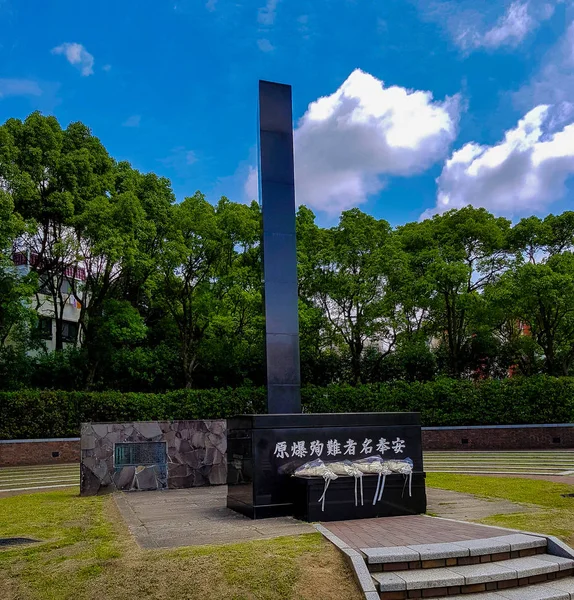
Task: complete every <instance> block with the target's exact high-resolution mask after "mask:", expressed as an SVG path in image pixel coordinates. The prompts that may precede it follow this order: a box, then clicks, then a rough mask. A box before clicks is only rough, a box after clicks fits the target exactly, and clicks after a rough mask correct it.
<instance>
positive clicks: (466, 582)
mask: <svg viewBox="0 0 574 600" xmlns="http://www.w3.org/2000/svg"><path fill="white" fill-rule="evenodd" d="M573 573H574V560H572V559H566V558H561V557H558V556H551V555H539V556H537V557H535V558H532V557H529V558H518V559H514V560H507V561H500V562H497V563H490V564H479V565H469V566H464V567H451V568H442V569H429V570H426V571H424V570H422V569H420V570H418V571H399V572H396V573H394V572H388V573H387V572H385V573H373V574H372V578H373V580H374V581H375V582H376V585H377V587H378V589H379V592H380V597H381V598H382V599H384V600H386V599H387V598H389V599H390V598H396V599H397V600H399V598H400V597H402V598H405V599H406V598H417V597H420V596H419V594H420V593H421V592H422V596H423V597H440V596H448V595H456V594H470V593H477V592H485V591H494V590H497V589H506V588H509V587H510V588H512V587H519V586H526V585H532V584H535V583H543V582H546V581H552V580H554V579H556V578H566V577H571V576H572V574H573Z"/></svg>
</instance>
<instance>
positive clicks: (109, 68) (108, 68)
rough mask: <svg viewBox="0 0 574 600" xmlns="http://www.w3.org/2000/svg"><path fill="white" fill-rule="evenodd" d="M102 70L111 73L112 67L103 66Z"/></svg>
mask: <svg viewBox="0 0 574 600" xmlns="http://www.w3.org/2000/svg"><path fill="white" fill-rule="evenodd" d="M102 69H103V70H104V71H106V72H107V71H111V70H112V65H104V66H103V67H102Z"/></svg>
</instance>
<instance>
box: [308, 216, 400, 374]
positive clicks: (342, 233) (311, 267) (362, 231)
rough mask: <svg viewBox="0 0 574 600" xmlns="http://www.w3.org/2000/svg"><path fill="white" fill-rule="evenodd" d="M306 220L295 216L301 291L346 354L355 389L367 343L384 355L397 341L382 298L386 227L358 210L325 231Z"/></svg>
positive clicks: (389, 306)
mask: <svg viewBox="0 0 574 600" xmlns="http://www.w3.org/2000/svg"><path fill="white" fill-rule="evenodd" d="M310 217H311V215H310V214H309V213H308V212H307V211H300V213H299V231H300V232H301V235H300V239H299V243H300V244H301V245H302V246H303V250H302V253H301V254H303V255H304V262H303V263H302V264H301V267H300V270H301V273H302V275H303V282H302V286H301V287H302V292H303V295H304V296H306V297H307V298H308V299H309V300H310V301H311V302H313V303H314V304H315V305H316V306H319V307H320V308H321V310H322V311H323V313H324V315H325V317H326V323H327V325H328V328H329V330H330V335H331V338H332V340H333V341H334V342H335V343H337V344H341V345H342V347H343V348H344V349H345V350H346V351H348V352H349V357H350V363H351V377H352V381H353V383H355V384H357V383H360V382H361V360H362V355H363V351H364V349H365V346H366V344H372V345H375V346H377V347H378V348H379V350H380V352H381V355H383V356H384V355H385V354H387V353H389V352H390V351H391V350H392V348H393V346H394V344H395V341H396V330H395V327H394V323H393V311H392V304H391V303H390V302H388V300H387V298H386V294H387V291H388V288H389V286H388V275H387V271H386V268H387V267H388V263H387V260H386V254H387V250H388V249H389V247H390V245H391V228H390V226H389V224H388V223H387V222H386V221H384V220H377V219H375V218H374V217H371V216H369V215H366V214H365V213H363V212H361V211H360V210H358V209H352V210H349V211H345V212H343V214H342V215H341V219H340V222H339V225H338V226H337V227H333V228H331V229H329V230H324V231H319V230H318V229H317V227H316V226H315V225H314V224H313V223H312V219H311V218H310Z"/></svg>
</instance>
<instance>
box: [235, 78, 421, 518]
mask: <svg viewBox="0 0 574 600" xmlns="http://www.w3.org/2000/svg"><path fill="white" fill-rule="evenodd" d="M259 181H260V193H261V204H262V212H263V266H264V280H265V281H264V294H265V322H266V355H267V389H268V393H267V409H268V413H269V414H267V415H244V416H238V417H234V418H232V419H228V424H227V462H228V478H227V482H228V494H227V506H228V507H229V508H232V509H233V510H236V511H238V512H240V513H243V514H245V515H247V516H249V517H251V518H253V519H259V518H265V517H277V516H284V515H295V516H298V517H299V518H302V519H305V520H326V521H327V520H338V519H351V518H364V517H379V516H395V515H405V514H417V513H421V512H424V511H425V510H426V495H425V486H424V471H423V463H422V446H421V427H420V417H419V415H418V414H417V413H353V414H301V394H300V387H301V380H300V366H299V322H298V287H297V285H298V284H297V254H296V243H295V185H294V184H295V181H294V162H293V117H292V108H291V87H290V86H288V85H281V84H278V83H271V82H267V81H260V82H259ZM371 455H373V456H374V455H382V456H383V458H385V459H388V458H394V459H403V458H407V457H408V458H411V459H412V461H413V463H414V469H413V479H412V494H410V493H405V489H407V488H406V487H405V486H406V480H405V479H404V476H403V475H400V474H393V475H389V476H388V477H387V479H388V482H387V483H386V485H385V492H384V494H383V496H382V500H381V502H377V503H373V502H372V500H373V496H374V495H375V491H376V485H377V476H373V475H368V476H365V477H363V484H364V485H363V488H364V489H363V492H364V495H365V500H366V501H365V502H363V503H362V504H361V505H357V504H356V503H355V500H354V498H355V494H354V489H353V486H354V484H355V481H354V478H352V477H340V478H339V479H336V480H334V481H333V482H332V483H331V484H330V487H329V491H328V495H327V496H326V498H327V500H326V502H325V505H324V506H323V504H322V503H320V502H319V498H320V497H321V494H322V493H323V489H324V482H323V480H322V479H321V478H315V479H312V480H310V479H307V480H302V479H298V478H295V477H292V475H291V474H292V472H293V470H294V469H295V468H297V467H299V466H300V465H302V464H304V463H306V462H308V461H310V460H313V459H315V458H320V459H322V460H324V461H325V462H328V461H337V460H342V459H350V460H356V459H359V458H365V457H367V456H371Z"/></svg>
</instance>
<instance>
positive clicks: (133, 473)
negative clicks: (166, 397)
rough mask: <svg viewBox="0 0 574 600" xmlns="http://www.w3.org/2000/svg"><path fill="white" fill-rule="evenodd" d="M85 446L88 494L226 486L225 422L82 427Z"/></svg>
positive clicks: (83, 486) (84, 481) (84, 485)
mask: <svg viewBox="0 0 574 600" xmlns="http://www.w3.org/2000/svg"><path fill="white" fill-rule="evenodd" d="M80 444H81V466H80V473H81V482H80V493H81V494H82V495H83V496H91V495H95V494H99V493H105V492H113V491H116V490H123V491H135V490H161V489H168V488H169V489H178V488H190V487H197V486H204V485H220V484H224V483H226V479H227V459H226V453H227V428H226V422H225V421H224V420H213V421H149V422H133V423H83V424H82V433H81V442H80Z"/></svg>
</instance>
